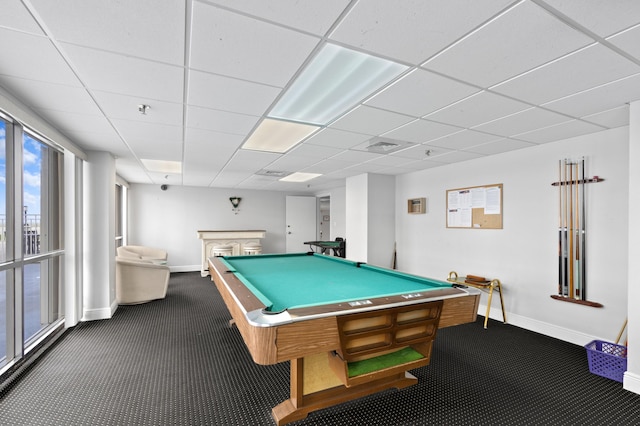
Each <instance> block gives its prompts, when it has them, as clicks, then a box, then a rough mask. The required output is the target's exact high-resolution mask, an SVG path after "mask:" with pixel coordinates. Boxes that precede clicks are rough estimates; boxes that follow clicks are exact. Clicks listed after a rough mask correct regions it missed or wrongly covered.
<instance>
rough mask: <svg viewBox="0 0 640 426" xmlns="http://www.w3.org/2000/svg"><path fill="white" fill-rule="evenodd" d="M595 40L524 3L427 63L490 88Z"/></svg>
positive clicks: (439, 69) (441, 70)
mask: <svg viewBox="0 0 640 426" xmlns="http://www.w3.org/2000/svg"><path fill="white" fill-rule="evenodd" d="M592 42H593V40H592V39H591V38H589V37H587V36H586V35H584V34H581V33H579V32H578V31H576V30H574V29H573V28H571V27H569V26H567V25H565V24H563V23H562V22H560V21H559V20H558V19H556V18H554V17H553V16H551V15H550V14H549V13H547V12H546V11H545V10H543V9H541V8H540V7H538V6H536V5H535V4H534V3H531V2H522V3H520V4H518V6H516V7H515V8H514V9H512V10H510V11H508V12H507V13H505V14H504V15H502V16H500V17H499V18H498V19H496V20H494V21H493V22H491V23H490V24H488V25H487V26H484V27H482V28H481V29H479V30H478V31H477V32H475V33H474V34H472V35H471V36H469V37H467V38H465V39H464V40H462V41H461V42H460V43H458V44H456V45H455V46H453V47H452V48H450V49H447V50H446V51H444V52H443V53H442V54H440V55H438V56H437V57H435V58H434V59H432V60H430V61H429V62H427V63H426V64H424V67H426V68H428V69H432V70H435V71H437V72H440V73H443V74H447V75H451V76H454V77H456V78H459V79H460V80H463V81H466V82H469V83H472V84H476V85H478V86H481V87H489V86H492V85H494V84H497V83H499V82H501V81H504V80H507V79H509V78H512V77H514V76H516V75H518V74H520V73H523V72H525V71H528V70H531V69H533V68H535V67H537V66H539V65H541V64H544V63H546V62H549V61H551V60H553V59H556V58H559V57H560V56H563V55H566V54H567V53H569V52H571V51H573V50H576V49H579V48H581V47H584V46H586V45H588V44H590V43H592Z"/></svg>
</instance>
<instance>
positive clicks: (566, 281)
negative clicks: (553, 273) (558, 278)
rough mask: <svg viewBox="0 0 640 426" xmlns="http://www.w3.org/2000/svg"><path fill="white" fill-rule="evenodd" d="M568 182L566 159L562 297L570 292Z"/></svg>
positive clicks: (563, 180) (563, 184) (565, 163)
mask: <svg viewBox="0 0 640 426" xmlns="http://www.w3.org/2000/svg"><path fill="white" fill-rule="evenodd" d="M567 185H568V182H567V159H566V158H565V159H564V175H563V179H562V186H563V197H562V198H563V200H564V206H563V212H562V217H563V219H562V220H563V228H562V242H563V243H564V247H563V249H562V264H563V267H564V272H563V276H562V279H563V282H562V295H563V296H566V295H567V292H568V285H569V268H568V266H569V264H568V260H569V247H568V242H569V240H568V238H567V237H568V235H567V217H568V216H567V215H568V214H569V208H568V206H567V190H568V188H569V187H568V186H567Z"/></svg>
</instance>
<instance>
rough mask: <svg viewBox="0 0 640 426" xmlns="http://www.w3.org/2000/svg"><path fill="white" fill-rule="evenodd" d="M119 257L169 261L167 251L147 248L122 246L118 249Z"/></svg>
mask: <svg viewBox="0 0 640 426" xmlns="http://www.w3.org/2000/svg"><path fill="white" fill-rule="evenodd" d="M117 252H118V257H124V258H130V259H137V260H167V251H166V250H163V249H157V248H153V247H145V246H121V247H118V249H117Z"/></svg>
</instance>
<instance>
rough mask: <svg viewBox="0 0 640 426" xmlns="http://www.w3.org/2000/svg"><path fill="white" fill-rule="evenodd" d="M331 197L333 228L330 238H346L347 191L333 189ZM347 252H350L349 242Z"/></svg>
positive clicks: (331, 228)
mask: <svg viewBox="0 0 640 426" xmlns="http://www.w3.org/2000/svg"><path fill="white" fill-rule="evenodd" d="M329 196H330V197H331V213H330V214H331V227H330V238H329V239H331V240H335V239H336V237H341V238H345V235H346V204H345V203H346V190H345V188H344V187H342V188H336V189H332V190H331V191H330V193H329ZM347 251H349V242H348V241H347Z"/></svg>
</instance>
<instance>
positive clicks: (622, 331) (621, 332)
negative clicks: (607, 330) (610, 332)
mask: <svg viewBox="0 0 640 426" xmlns="http://www.w3.org/2000/svg"><path fill="white" fill-rule="evenodd" d="M628 320H629V319H628V318H625V319H624V324H622V328H621V329H620V333H618V338H617V339H616V345H617V344H618V342H620V339H622V334H623V333H624V329H625V328H627V321H628ZM624 345H625V346H627V342H626V341H625V342H624Z"/></svg>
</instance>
